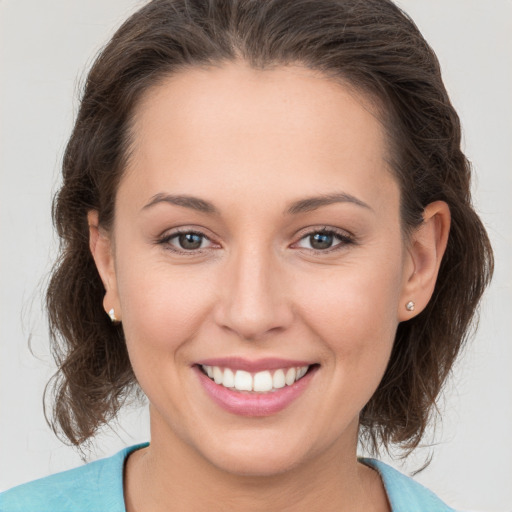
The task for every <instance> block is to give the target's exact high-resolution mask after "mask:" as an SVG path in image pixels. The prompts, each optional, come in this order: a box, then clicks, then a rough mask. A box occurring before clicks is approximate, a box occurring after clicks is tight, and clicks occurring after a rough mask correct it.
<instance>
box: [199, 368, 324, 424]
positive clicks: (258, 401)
mask: <svg viewBox="0 0 512 512" xmlns="http://www.w3.org/2000/svg"><path fill="white" fill-rule="evenodd" d="M193 369H194V371H195V374H196V375H197V377H198V379H199V383H200V384H201V386H202V388H203V390H204V391H205V393H206V396H208V397H209V398H210V399H211V400H212V401H213V402H214V403H216V404H217V405H218V406H220V407H221V408H222V409H224V410H226V411H227V412H229V413H231V414H235V415H237V416H246V417H264V416H271V415H273V414H277V413H279V412H281V411H283V410H284V409H286V408H287V407H289V406H291V404H292V403H293V402H295V401H296V400H298V399H299V397H300V396H301V395H302V394H303V393H305V391H306V389H307V388H308V387H310V385H311V382H312V381H313V380H314V378H315V374H317V373H318V370H319V369H320V365H319V364H317V363H310V364H308V363H307V362H306V361H293V362H292V361H286V360H283V359H264V360H259V361H252V362H251V361H247V360H244V359H240V358H222V359H210V360H207V361H201V362H198V363H196V364H195V365H193Z"/></svg>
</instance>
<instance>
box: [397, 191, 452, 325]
mask: <svg viewBox="0 0 512 512" xmlns="http://www.w3.org/2000/svg"><path fill="white" fill-rule="evenodd" d="M450 218H451V217H450V209H449V207H448V205H447V204H446V203H445V202H444V201H435V202H433V203H430V204H429V205H428V206H427V207H426V208H425V210H424V212H423V222H422V224H421V225H420V226H418V228H417V229H415V231H414V232H413V233H412V234H411V237H410V242H409V247H408V250H407V259H408V264H406V265H405V266H404V268H405V269H406V275H405V276H404V278H405V279H404V286H403V290H402V295H401V299H400V304H399V308H398V319H399V321H404V320H408V319H410V318H412V317H413V316H415V315H417V314H418V313H420V312H421V311H423V309H425V307H426V305H427V304H428V302H429V300H430V298H431V297H432V294H433V292H434V287H435V284H436V280H437V275H438V273H439V267H440V265H441V260H442V258H443V255H444V253H445V250H446V245H447V243H448V235H449V231H450Z"/></svg>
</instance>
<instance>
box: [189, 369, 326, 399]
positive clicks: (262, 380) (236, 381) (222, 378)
mask: <svg viewBox="0 0 512 512" xmlns="http://www.w3.org/2000/svg"><path fill="white" fill-rule="evenodd" d="M198 366H199V369H200V370H201V371H202V372H203V373H204V375H206V376H207V377H208V378H209V379H210V380H212V381H213V382H215V384H218V385H220V386H223V387H225V388H228V389H231V390H233V391H245V392H249V393H274V392H276V391H277V390H279V389H282V388H284V387H286V386H293V385H294V384H295V383H296V382H297V381H299V380H300V379H302V378H303V377H304V376H305V375H306V374H307V373H308V372H309V371H310V370H312V368H313V367H315V366H318V365H314V364H311V365H303V366H291V367H283V368H277V369H271V370H263V371H258V372H249V371H246V370H239V369H235V368H228V367H221V366H212V365H206V364H201V365H198Z"/></svg>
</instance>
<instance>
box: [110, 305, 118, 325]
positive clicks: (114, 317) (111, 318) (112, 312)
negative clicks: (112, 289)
mask: <svg viewBox="0 0 512 512" xmlns="http://www.w3.org/2000/svg"><path fill="white" fill-rule="evenodd" d="M108 316H109V317H110V320H111V321H112V323H114V322H117V317H116V313H115V311H114V308H112V309H111V310H110V311H109V312H108Z"/></svg>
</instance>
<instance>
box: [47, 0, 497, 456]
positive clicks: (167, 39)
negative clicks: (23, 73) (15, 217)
mask: <svg viewBox="0 0 512 512" xmlns="http://www.w3.org/2000/svg"><path fill="white" fill-rule="evenodd" d="M240 59H242V60H243V61H245V62H247V63H248V64H249V65H250V66H252V67H253V68H257V69H266V68H270V67H274V66H285V65H288V64H297V65H302V66H305V67H307V68H310V69H312V70H316V71H320V72H322V73H324V74H325V76H326V77H329V78H331V79H338V80H340V81H341V82H343V83H345V84H349V85H350V86H351V87H353V88H355V89H356V90H358V91H360V92H362V93H363V94H365V95H366V97H367V98H370V99H372V100H373V102H374V103H375V104H376V105H378V107H379V112H380V115H381V121H382V123H383V125H384V126H385V127H386V131H387V135H388V141H389V144H390V147H391V148H392V155H393V157H392V168H393V171H394V173H395V175H396V179H397V181H398V183H399V186H400V189H401V217H402V223H403V227H404V232H407V231H408V230H411V229H414V228H415V227H417V226H418V225H419V224H420V223H421V222H422V212H423V210H424V208H425V207H426V206H427V205H428V204H429V203H431V202H433V201H437V200H442V201H446V202H447V203H448V205H449V207H450V212H451V217H452V225H451V232H450V236H449V241H448V247H447V250H446V253H445V255H444V258H443V261H442V264H441V268H440V271H439V277H438V281H437V285H436V288H435V291H434V294H433V296H432V299H431V300H430V302H429V304H428V306H427V307H426V309H425V310H424V311H422V312H421V313H420V314H419V315H417V316H416V317H415V318H413V319H411V320H409V321H407V322H402V323H401V324H400V325H399V327H398V330H397V333H396V339H395V343H394V348H393V351H392V355H391V359H390V362H389V365H388V368H387V371H386V373H385V375H384V378H383V379H382V382H381V383H380V385H379V387H378V389H377V391H376V392H375V394H374V395H373V397H372V398H371V400H370V401H369V403H368V404H367V405H366V406H365V407H364V409H363V411H362V412H361V415H360V423H361V434H362V438H363V439H365V440H366V441H367V442H368V443H369V446H370V448H373V449H375V450H376V449H377V448H378V447H379V446H381V445H384V446H385V447H386V448H389V447H390V446H391V445H393V444H396V445H399V446H401V447H402V448H404V449H405V450H406V451H410V450H412V449H413V448H415V447H416V446H417V445H418V444H419V442H420V440H421V439H422V436H423V434H424V433H425V429H426V426H427V424H428V421H429V418H430V416H431V412H432V410H435V404H436V399H437V397H438V395H439V393H440V391H441V389H442V386H443V383H444V382H445V380H446V378H447V376H448V375H449V373H450V370H451V368H452V366H453V363H454V361H455V359H456V356H457V354H458V353H459V352H460V350H461V348H462V346H463V344H464V342H465V341H466V339H467V336H468V333H469V331H470V330H471V325H472V319H473V318H474V315H475V311H476V308H477V305H478V302H479V300H480V297H481V295H482V293H483V291H484V288H485V287H486V285H487V284H488V282H489V280H490V277H491V274H492V269H493V257H492V250H491V247H490V243H489V240H488V237H487V234H486V232H485V229H484V227H483V225H482V223H481V221H480V219H479V218H478V216H477V215H476V213H475V211H474V209H473V207H472V204H471V196H470V164H469V162H468V160H467V159H466V157H465V156H464V154H463V153H462V151H461V147H460V146H461V129H460V124H459V118H458V116H457V114H456V112H455V110H454V109H453V107H452V105H451V103H450V100H449V98H448V95H447V92H446V90H445V87H444V85H443V81H442V78H441V73H440V68H439V63H438V61H437V58H436V56H435V55H434V53H433V51H432V49H431V48H430V47H429V45H428V44H427V43H426V41H425V40H424V39H423V37H422V35H421V34H420V32H419V31H418V29H417V27H416V26H415V24H414V23H413V22H412V21H411V19H410V18H409V17H408V16H407V15H406V14H404V13H403V12H402V11H401V10H400V9H399V8H398V7H396V6H395V5H394V4H393V3H392V2H390V1H388V0H365V1H360V0H153V1H151V2H149V3H148V4H147V5H145V6H144V7H143V8H142V9H140V10H139V11H138V12H137V13H135V14H134V15H133V16H131V17H130V18H129V19H128V20H127V21H126V22H125V23H124V24H123V25H122V26H121V28H120V29H119V30H118V31H117V32H116V33H115V35H114V36H113V37H112V39H111V40H110V42H109V43H108V44H107V45H106V47H105V48H104V49H103V51H102V52H101V53H100V55H99V56H98V58H97V59H96V61H95V63H94V65H93V66H92V69H91V71H90V72H89V75H88V77H87V80H86V83H85V87H84V90H83V95H82V98H81V103H80V109H79V112H78V116H77V119H76V123H75V126H74V130H73V133H72V135H71V138H70V140H69V143H68V145H67V148H66V151H65V155H64V159H63V184H62V188H61V189H60V190H59V192H58V194H57V195H56V198H55V201H54V209H53V218H54V223H55V226H56V229H57V232H58V234H59V236H60V240H61V252H60V258H59V260H58V262H57V263H56V265H55V268H54V270H53V273H52V276H51V280H50V283H49V287H48V291H47V306H48V311H49V319H50V334H51V340H52V347H53V353H54V355H55V358H56V361H57V364H58V368H59V369H58V372H57V374H56V375H55V377H54V379H53V380H52V381H51V383H50V386H49V387H48V388H47V393H49V394H50V396H51V397H52V398H53V419H52V420H49V421H50V423H51V425H52V426H53V428H54V430H55V431H56V432H57V433H58V434H64V436H65V438H67V439H68V440H69V442H71V443H72V444H74V445H78V446H79V445H81V444H82V443H84V442H85V441H87V440H88V439H90V438H91V437H92V436H94V434H95V433H96V432H97V429H98V428H99V427H100V426H102V425H104V424H105V423H107V422H108V421H110V420H111V419H112V418H114V417H115V416H116V414H117V412H118V410H119V408H120V407H121V405H122V404H123V402H124V401H125V400H126V398H127V397H129V396H130V393H131V392H132V391H134V390H137V385H136V381H135V377H134V374H133V371H132V367H131V365H130V361H129V358H128V353H127V350H126V345H125V341H124V336H123V329H122V326H121V325H115V324H112V323H111V322H110V320H109V318H108V317H107V315H106V314H105V312H104V310H103V307H102V300H103V295H104V288H103V285H102V282H101V280H100V277H99V275H98V272H97V270H96V266H95V264H94V261H93V259H92V256H91V253H90V251H89V240H88V225H87V212H88V211H89V210H91V209H94V210H97V211H98V212H99V222H100V224H101V225H102V227H103V228H105V229H107V230H108V229H109V228H111V226H112V221H113V216H114V200H115V195H116V190H117V186H118V183H119V180H120V177H121V175H122V173H123V170H124V168H125V164H126V161H127V158H128V154H129V147H130V133H131V121H132V119H133V115H134V109H135V107H136V105H137V104H138V102H139V101H140V99H141V96H142V95H143V94H144V93H145V92H146V91H147V90H148V89H149V88H151V87H153V86H155V85H156V84H158V83H160V82H161V81H162V79H164V78H165V77H168V76H169V75H172V74H174V73H179V72H180V71H181V70H184V69H187V68H190V67H194V66H209V65H222V63H225V62H230V61H235V60H240Z"/></svg>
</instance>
